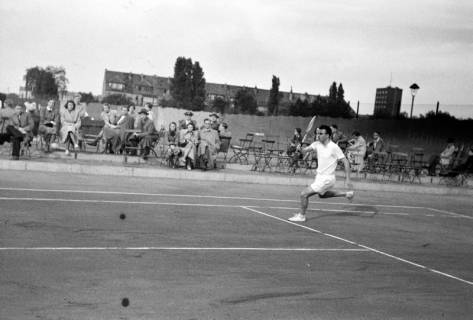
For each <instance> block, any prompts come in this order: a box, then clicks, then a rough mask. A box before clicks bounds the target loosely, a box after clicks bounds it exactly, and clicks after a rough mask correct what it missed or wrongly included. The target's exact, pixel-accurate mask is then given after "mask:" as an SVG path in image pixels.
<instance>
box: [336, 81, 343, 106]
mask: <svg viewBox="0 0 473 320" xmlns="http://www.w3.org/2000/svg"><path fill="white" fill-rule="evenodd" d="M337 102H345V90H343V85H342V83H341V82H340V84H339V85H338V90H337Z"/></svg>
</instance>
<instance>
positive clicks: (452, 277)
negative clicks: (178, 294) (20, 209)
mask: <svg viewBox="0 0 473 320" xmlns="http://www.w3.org/2000/svg"><path fill="white" fill-rule="evenodd" d="M241 208H243V209H246V210H249V211H252V212H254V213H258V214H260V215H263V216H266V217H268V218H272V219H275V220H279V221H282V222H285V223H288V224H292V225H294V226H297V227H299V228H303V229H306V230H309V231H312V232H315V233H318V234H323V235H325V236H327V237H330V238H333V239H337V240H340V241H343V242H346V243H350V244H352V245H355V246H357V247H360V248H363V249H367V250H369V251H372V252H375V253H378V254H381V255H383V256H386V257H389V258H392V259H394V260H397V261H401V262H404V263H407V264H410V265H412V266H415V267H418V268H421V269H425V270H427V271H431V272H433V273H437V274H440V275H443V276H445V277H448V278H451V279H455V280H458V281H461V282H463V283H466V284H469V285H471V286H473V281H468V280H465V279H462V278H459V277H456V276H453V275H451V274H448V273H445V272H441V271H438V270H435V269H432V268H429V267H426V266H423V265H421V264H418V263H415V262H412V261H409V260H406V259H403V258H400V257H397V256H395V255H392V254H389V253H386V252H383V251H380V250H377V249H374V248H371V247H368V246H365V245H363V244H359V243H356V242H354V241H351V240H348V239H345V238H342V237H338V236H335V235H333V234H330V233H326V232H322V231H320V230H317V229H314V228H310V227H307V226H304V225H301V224H298V223H295V222H291V221H288V220H285V219H282V218H279V217H276V216H273V215H271V214H268V213H265V212H262V211H258V210H255V209H252V208H249V207H245V206H241Z"/></svg>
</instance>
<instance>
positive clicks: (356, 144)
mask: <svg viewBox="0 0 473 320" xmlns="http://www.w3.org/2000/svg"><path fill="white" fill-rule="evenodd" d="M347 151H348V158H349V159H350V160H351V161H350V162H351V163H352V164H353V169H354V170H356V171H357V172H360V171H361V170H363V167H364V166H365V160H364V158H365V155H366V141H365V139H364V138H363V137H362V136H361V134H360V133H359V132H358V131H353V134H352V139H351V140H350V141H349V146H348V147H347Z"/></svg>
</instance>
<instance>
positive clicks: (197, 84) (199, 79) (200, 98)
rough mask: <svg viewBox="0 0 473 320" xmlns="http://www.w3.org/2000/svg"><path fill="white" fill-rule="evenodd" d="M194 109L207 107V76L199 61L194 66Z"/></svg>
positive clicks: (192, 95) (192, 94)
mask: <svg viewBox="0 0 473 320" xmlns="http://www.w3.org/2000/svg"><path fill="white" fill-rule="evenodd" d="M191 61H192V60H191ZM191 82H192V91H191V97H192V110H203V109H204V107H205V103H204V102H205V97H206V95H207V94H206V92H205V78H204V71H202V68H201V67H200V64H199V62H198V61H196V62H195V63H194V65H193V66H192V79H191Z"/></svg>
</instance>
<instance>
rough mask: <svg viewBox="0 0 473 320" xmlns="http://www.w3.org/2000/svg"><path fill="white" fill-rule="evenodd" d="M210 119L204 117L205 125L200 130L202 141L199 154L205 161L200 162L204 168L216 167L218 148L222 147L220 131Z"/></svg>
mask: <svg viewBox="0 0 473 320" xmlns="http://www.w3.org/2000/svg"><path fill="white" fill-rule="evenodd" d="M211 125H212V124H211V121H210V119H204V127H203V128H202V129H201V130H200V133H199V136H200V143H199V148H198V155H199V157H200V158H201V159H202V162H203V163H200V165H201V166H202V169H204V170H206V169H212V168H214V164H215V161H216V160H217V153H218V149H220V138H219V136H218V131H217V130H215V129H212V128H211Z"/></svg>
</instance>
